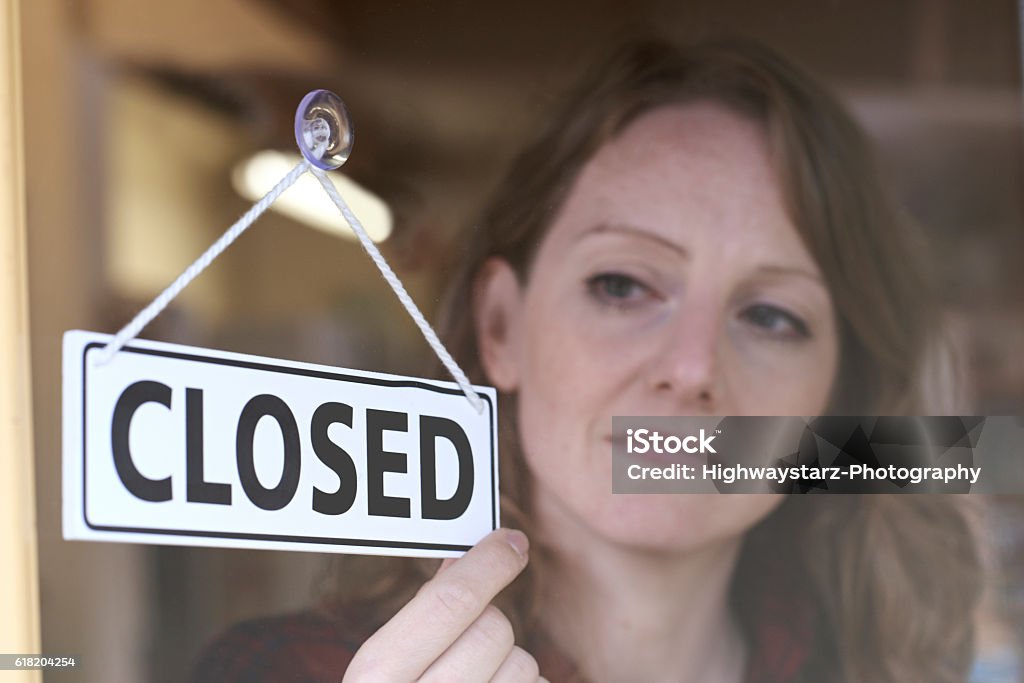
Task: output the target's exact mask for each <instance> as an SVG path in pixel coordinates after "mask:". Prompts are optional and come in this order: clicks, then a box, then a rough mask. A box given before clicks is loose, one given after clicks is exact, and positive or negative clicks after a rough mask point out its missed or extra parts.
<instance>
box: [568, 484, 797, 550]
mask: <svg viewBox="0 0 1024 683" xmlns="http://www.w3.org/2000/svg"><path fill="white" fill-rule="evenodd" d="M781 502H782V497H781V496H771V495H761V496H752V495H751V496H747V495H731V494H730V495H725V494H660V495H654V494H651V495H639V494H631V495H627V494H609V495H608V497H607V499H606V500H605V501H604V504H603V505H601V506H599V507H595V508H592V509H590V510H587V511H585V514H584V515H578V517H579V518H580V520H581V521H582V522H584V523H586V524H587V525H588V526H589V527H590V529H591V531H593V532H594V533H596V534H597V535H599V536H601V537H603V538H605V539H607V540H608V541H610V542H612V543H615V544H617V545H622V546H626V547H630V548H635V549H636V550H642V551H647V552H662V553H672V554H676V553H686V552H690V551H694V550H697V549H700V548H705V547H707V546H708V545H709V544H717V543H733V542H736V541H739V540H741V539H742V537H743V536H744V535H745V534H746V533H747V532H748V531H749V530H750V529H751V528H753V527H754V526H755V525H756V524H757V523H758V522H760V521H761V520H762V519H764V518H765V517H766V516H767V515H768V514H769V513H770V512H771V511H772V510H773V509H775V507H776V506H777V505H778V504H779V503H781ZM580 512H584V511H582V510H581V511H580Z"/></svg>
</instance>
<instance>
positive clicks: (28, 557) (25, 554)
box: [0, 0, 42, 681]
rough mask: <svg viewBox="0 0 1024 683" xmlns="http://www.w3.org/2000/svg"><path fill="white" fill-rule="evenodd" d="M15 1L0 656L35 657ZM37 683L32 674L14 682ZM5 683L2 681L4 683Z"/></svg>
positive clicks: (2, 363) (3, 10) (5, 178)
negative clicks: (16, 654) (2, 613)
mask: <svg viewBox="0 0 1024 683" xmlns="http://www.w3.org/2000/svg"><path fill="white" fill-rule="evenodd" d="M20 28H21V26H20V16H19V0H3V2H2V5H0V605H3V606H4V609H3V611H4V615H3V618H0V652H3V653H10V654H14V653H23V654H39V653H40V635H39V633H40V630H39V585H38V584H39V581H38V568H37V551H36V546H37V534H36V512H35V476H34V459H33V449H32V402H31V395H32V392H31V368H30V365H29V323H28V291H27V272H26V270H27V268H26V262H27V254H26V238H25V164H24V156H23V155H24V149H23V148H24V136H23V131H22V99H21V54H20V50H21V40H20ZM14 677H15V680H21V681H40V680H42V676H41V672H39V671H24V672H19V673H15V674H14ZM4 680H8V679H6V678H5V679H4Z"/></svg>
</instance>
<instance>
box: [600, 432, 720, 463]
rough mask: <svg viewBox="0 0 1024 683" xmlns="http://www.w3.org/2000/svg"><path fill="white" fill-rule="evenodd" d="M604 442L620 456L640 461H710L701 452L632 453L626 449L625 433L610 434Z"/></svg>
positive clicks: (652, 451)
mask: <svg viewBox="0 0 1024 683" xmlns="http://www.w3.org/2000/svg"><path fill="white" fill-rule="evenodd" d="M604 442H605V443H606V444H607V445H608V446H610V447H611V449H612V453H613V454H614V455H616V456H618V457H627V458H633V459H635V460H637V461H640V462H647V463H652V464H657V465H668V464H672V463H679V464H685V465H705V464H707V462H708V456H707V454H701V453H686V452H685V451H678V452H676V453H669V452H660V453H659V452H657V451H655V450H653V449H648V450H647V452H645V453H637V452H633V453H630V452H628V451H627V450H626V449H627V448H628V445H629V444H628V439H627V438H626V436H625V435H621V436H620V435H615V434H609V435H607V436H605V437H604Z"/></svg>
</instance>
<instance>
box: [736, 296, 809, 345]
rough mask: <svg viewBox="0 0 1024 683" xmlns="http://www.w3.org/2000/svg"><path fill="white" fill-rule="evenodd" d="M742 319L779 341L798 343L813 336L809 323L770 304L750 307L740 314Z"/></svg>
mask: <svg viewBox="0 0 1024 683" xmlns="http://www.w3.org/2000/svg"><path fill="white" fill-rule="evenodd" d="M740 319H741V320H743V321H745V322H747V323H750V324H751V325H753V326H754V327H756V328H757V329H758V330H759V331H760V332H763V333H765V334H768V335H770V336H772V337H775V338H777V339H782V340H786V341H797V340H801V339H808V338H810V336H811V331H810V329H808V327H807V323H805V322H804V321H803V320H801V319H800V318H799V317H797V316H795V315H793V314H792V313H790V312H788V311H786V310H784V309H782V308H779V307H777V306H772V305H769V304H754V305H753V306H749V307H748V308H746V309H744V310H743V312H742V313H740Z"/></svg>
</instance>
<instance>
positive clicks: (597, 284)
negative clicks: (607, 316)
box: [586, 273, 654, 307]
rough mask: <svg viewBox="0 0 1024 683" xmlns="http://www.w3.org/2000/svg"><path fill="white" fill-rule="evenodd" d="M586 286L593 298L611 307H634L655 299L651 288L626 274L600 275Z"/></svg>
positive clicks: (590, 279) (589, 280)
mask: <svg viewBox="0 0 1024 683" xmlns="http://www.w3.org/2000/svg"><path fill="white" fill-rule="evenodd" d="M586 284H587V291H588V292H590V295H591V296H593V297H594V298H595V299H597V300H598V301H599V302H601V303H603V304H607V305H609V306H618V307H628V306H634V305H637V304H641V303H643V302H644V301H646V300H648V299H650V298H653V297H654V291H653V290H652V289H651V288H650V287H648V286H647V285H645V284H644V283H642V282H640V281H639V280H637V279H636V278H634V277H632V276H629V275H626V274H624V273H600V274H598V275H594V276H593V277H590V278H588V279H587V282H586Z"/></svg>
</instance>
